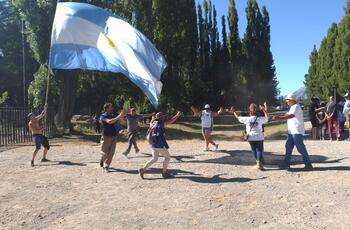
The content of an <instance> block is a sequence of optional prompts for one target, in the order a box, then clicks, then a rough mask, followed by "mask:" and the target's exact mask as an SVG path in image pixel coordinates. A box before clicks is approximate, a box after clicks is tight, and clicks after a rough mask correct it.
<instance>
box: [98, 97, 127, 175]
mask: <svg viewBox="0 0 350 230" xmlns="http://www.w3.org/2000/svg"><path fill="white" fill-rule="evenodd" d="M103 109H104V113H102V114H101V117H100V120H101V122H102V136H101V155H102V156H101V160H100V166H101V167H103V168H104V170H105V171H106V172H109V166H110V164H111V162H112V159H113V156H114V152H115V146H116V144H117V135H118V133H117V130H116V128H115V123H116V122H118V121H120V120H122V119H123V118H124V116H125V114H124V112H123V111H122V112H120V114H119V115H118V116H116V115H115V114H114V113H113V105H112V103H109V102H107V103H105V104H104V106H103Z"/></svg>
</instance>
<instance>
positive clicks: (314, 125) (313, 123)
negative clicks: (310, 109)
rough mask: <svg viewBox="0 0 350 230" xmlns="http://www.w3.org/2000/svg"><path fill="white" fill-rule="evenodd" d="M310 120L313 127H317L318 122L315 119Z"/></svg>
mask: <svg viewBox="0 0 350 230" xmlns="http://www.w3.org/2000/svg"><path fill="white" fill-rule="evenodd" d="M310 121H311V125H312V127H313V128H315V127H318V125H319V122H318V120H317V119H311V120H310Z"/></svg>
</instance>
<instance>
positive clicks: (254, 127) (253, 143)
mask: <svg viewBox="0 0 350 230" xmlns="http://www.w3.org/2000/svg"><path fill="white" fill-rule="evenodd" d="M262 111H263V113H264V115H265V116H264V117H261V116H258V112H259V111H258V106H257V105H256V104H254V103H252V104H250V105H249V117H243V116H239V115H238V113H236V111H235V110H234V109H233V108H231V110H228V111H227V112H228V113H231V114H233V115H234V116H235V117H236V118H237V119H238V121H239V122H241V123H243V124H245V125H246V133H247V141H248V142H249V144H250V148H251V150H252V153H253V155H254V157H255V160H256V167H257V168H258V169H259V170H264V166H263V163H262V162H263V161H262V159H263V151H264V133H263V127H262V126H263V124H265V123H267V122H268V120H269V115H268V112H267V104H266V102H265V103H264V107H263V109H262Z"/></svg>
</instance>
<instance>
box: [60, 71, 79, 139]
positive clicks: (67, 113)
mask: <svg viewBox="0 0 350 230" xmlns="http://www.w3.org/2000/svg"><path fill="white" fill-rule="evenodd" d="M77 73H78V72H76V71H59V72H58V74H59V79H60V82H59V90H60V92H59V94H60V100H59V105H58V110H57V114H56V115H55V126H56V128H57V131H58V134H64V133H65V132H67V131H66V130H68V131H69V132H70V131H71V130H70V120H71V117H72V115H73V110H74V105H75V99H76V94H77V82H78V74H77Z"/></svg>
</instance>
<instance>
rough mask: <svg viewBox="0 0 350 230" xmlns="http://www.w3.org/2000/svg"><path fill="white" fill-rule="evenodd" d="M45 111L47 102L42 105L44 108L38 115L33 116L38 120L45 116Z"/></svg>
mask: <svg viewBox="0 0 350 230" xmlns="http://www.w3.org/2000/svg"><path fill="white" fill-rule="evenodd" d="M46 113H47V104H45V105H44V109H43V111H42V112H41V113H40V115H38V116H36V117H35V118H36V119H37V120H40V119H42V118H43V117H45V115H46Z"/></svg>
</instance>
